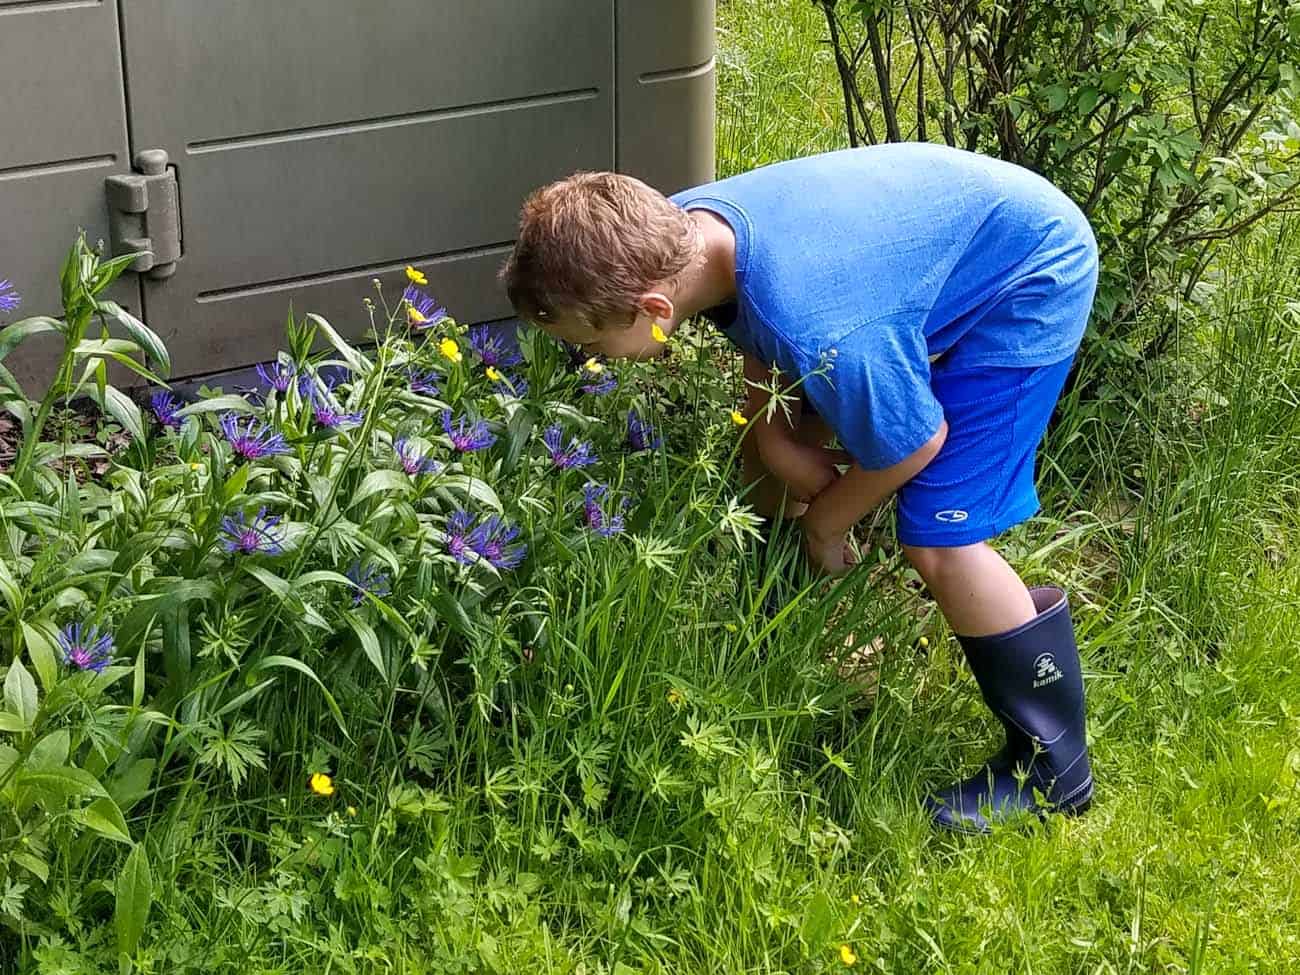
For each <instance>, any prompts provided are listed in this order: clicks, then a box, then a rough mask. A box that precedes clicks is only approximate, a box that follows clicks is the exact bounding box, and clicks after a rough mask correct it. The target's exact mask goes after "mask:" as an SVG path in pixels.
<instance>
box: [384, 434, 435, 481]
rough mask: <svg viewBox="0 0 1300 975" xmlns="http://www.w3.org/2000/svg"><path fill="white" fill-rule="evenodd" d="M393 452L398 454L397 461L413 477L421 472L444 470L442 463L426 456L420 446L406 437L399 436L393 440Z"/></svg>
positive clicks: (431, 472)
mask: <svg viewBox="0 0 1300 975" xmlns="http://www.w3.org/2000/svg"><path fill="white" fill-rule="evenodd" d="M393 452H394V453H395V454H397V462H398V463H399V464H401V465H402V470H404V471H406V473H408V474H410V475H411V476H412V477H416V476H418V475H420V474H437V473H438V472H439V471H440V470H442V465H441V464H439V463H438V462H437V461H436V460H433V459H431V458H428V457H425V456H424V454H422V453H421V452H420V450H419V448H418V447H416V446H414V445H413V444H412V443H411V442H410V441H409V440H407V439H406V438H405V437H398V438H397V439H396V440H394V441H393Z"/></svg>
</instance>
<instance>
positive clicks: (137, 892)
mask: <svg viewBox="0 0 1300 975" xmlns="http://www.w3.org/2000/svg"><path fill="white" fill-rule="evenodd" d="M115 894H116V898H117V903H116V907H115V909H114V911H113V923H114V925H115V926H116V927H117V951H118V956H119V957H121V958H124V959H130V958H132V957H134V956H135V952H136V949H137V948H138V947H139V946H140V937H141V936H142V935H143V934H144V926H145V922H146V921H148V920H149V908H150V906H152V904H153V874H152V872H151V871H150V870H149V858H148V857H147V856H146V855H145V852H144V847H143V846H141V845H139V844H136V847H135V849H133V850H132V851H131V855H130V856H128V857H127V858H126V863H125V864H124V865H123V866H122V872H121V873H120V874H118V875H117V884H116V889H115Z"/></svg>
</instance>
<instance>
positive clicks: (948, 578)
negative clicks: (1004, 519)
mask: <svg viewBox="0 0 1300 975" xmlns="http://www.w3.org/2000/svg"><path fill="white" fill-rule="evenodd" d="M903 553H904V554H905V555H906V556H907V558H908V561H910V562H911V563H912V565H913V566H914V567H915V568H916V571H917V572H919V573H920V574H921V578H922V579H924V580H925V584H926V586H927V587H928V588H929V590H930V593H931V595H933V596H934V600H935V602H937V603H938V604H939V608H940V609H941V610H943V615H944V617H945V618H946V619H947V620H948V625H949V626H950V627H952V630H953V632H954V633H957V634H959V635H961V636H992V635H994V634H997V633H1005V632H1007V631H1008V630H1012V629H1015V628H1016V627H1017V626H1020V625H1021V624H1023V623H1028V622H1029V621H1030V620H1032V619H1034V617H1035V616H1037V615H1038V611H1037V609H1036V608H1035V607H1034V601H1033V599H1032V598H1031V597H1030V595H1029V590H1028V589H1026V588H1025V584H1024V583H1023V582H1021V581H1020V576H1018V575H1016V571H1015V570H1014V569H1013V568H1011V566H1009V565H1008V564H1007V562H1006V560H1005V559H1004V558H1002V556H1000V555H999V554H998V553H997V552H995V551H994V550H993V548H992V547H990V546H989V545H987V544H985V543H984V542H980V543H978V544H976V545H962V546H960V547H957V548H924V547H920V546H914V545H904V546H903Z"/></svg>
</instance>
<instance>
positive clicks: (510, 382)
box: [492, 373, 528, 399]
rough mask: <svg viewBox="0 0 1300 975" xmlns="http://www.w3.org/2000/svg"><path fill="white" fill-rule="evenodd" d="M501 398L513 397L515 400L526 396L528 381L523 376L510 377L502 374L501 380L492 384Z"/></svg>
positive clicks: (507, 374)
mask: <svg viewBox="0 0 1300 975" xmlns="http://www.w3.org/2000/svg"><path fill="white" fill-rule="evenodd" d="M492 388H493V389H495V390H496V391H497V392H498V393H500V394H501V395H502V396H513V397H514V398H515V399H523V398H524V397H525V396H527V395H528V380H527V379H525V378H524V377H523V376H512V375H510V374H509V373H502V374H501V378H500V379H498V380H497V381H496V382H494V383H493V384H492Z"/></svg>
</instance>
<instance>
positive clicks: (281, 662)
mask: <svg viewBox="0 0 1300 975" xmlns="http://www.w3.org/2000/svg"><path fill="white" fill-rule="evenodd" d="M272 667H282V668H285V669H287V670H296V671H297V672H298V673H300V674H302V675H303V676H305V677H306V678H308V679H309V680H310V681H311V682H312V683H314V684H315V685H316V686H317V687H319V688H320V692H321V694H323V695H324V696H325V703H326V705H327V706H328V707H329V709H330V714H332V715H334V720H335V722H336V723H337V724H338V726H339V730H340V731H342V732H343V734H344V735H345V736H346V737H347V739H348V741H351V740H352V735H351V734H349V733H348V728H347V725H346V724H344V723H343V712H342V711H340V710H339V705H338V702H337V701H335V700H334V695H333V694H331V693H330V692H329V689H328V688H327V687H326V686H325V685H324V684H323V683H322V682H321V679H320V678H319V677H317V676H316V671H314V670H312V669H311V668H310V667H308V666H307V665H306V664H305V663H303V662H302V661H301V660H294V659H293V658H292V657H281V656H278V655H276V654H272V655H271V656H269V657H265V658H263V659H262V660H261V661H260V662H259V663H258V664H257V666H256V667H254V668H253V669H252V671H251V672H250V673H249V677H250V678H251V677H252V676H253V675H254V674H256V673H258V672H259V671H263V670H269V669H270V668H272Z"/></svg>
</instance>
